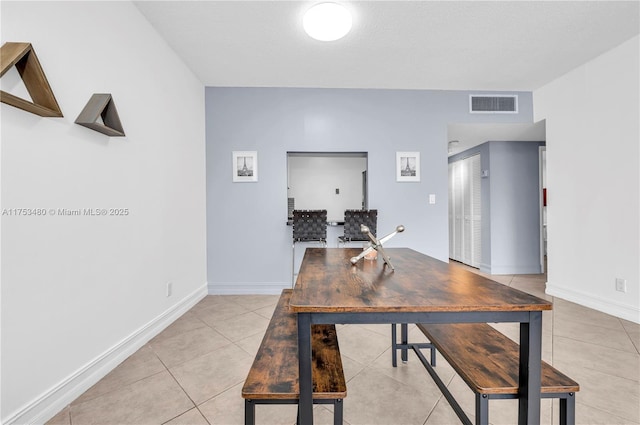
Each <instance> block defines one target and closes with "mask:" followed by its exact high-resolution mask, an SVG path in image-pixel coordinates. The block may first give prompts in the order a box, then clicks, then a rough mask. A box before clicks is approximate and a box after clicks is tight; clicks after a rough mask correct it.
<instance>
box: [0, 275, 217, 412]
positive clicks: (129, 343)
mask: <svg viewBox="0 0 640 425" xmlns="http://www.w3.org/2000/svg"><path fill="white" fill-rule="evenodd" d="M206 295H207V286H206V283H205V284H203V285H202V286H200V287H199V288H198V289H196V290H195V291H193V292H192V293H191V294H189V295H187V296H186V297H185V298H183V299H182V300H180V301H179V302H178V303H176V304H175V305H173V306H171V307H170V308H169V309H167V310H165V311H164V312H163V313H162V314H160V315H159V316H158V317H156V318H155V319H153V320H151V321H150V322H148V323H147V324H145V325H143V326H142V327H140V328H139V329H137V330H136V331H135V332H133V333H132V334H131V335H129V336H128V337H126V338H124V339H123V340H122V341H120V342H119V343H117V344H115V345H114V346H112V347H111V348H109V349H108V350H107V351H105V352H104V353H102V354H101V355H99V356H98V357H96V358H95V359H93V360H92V361H90V362H89V363H87V364H86V365H85V366H83V367H81V368H80V369H78V370H77V371H76V372H75V373H73V374H71V375H70V376H68V377H67V378H66V379H64V380H63V381H61V382H60V383H59V384H58V385H56V386H54V387H53V388H52V389H50V390H49V391H47V392H45V393H44V394H42V395H41V396H40V397H38V398H37V399H35V400H33V401H32V402H31V403H29V404H27V405H26V406H25V407H24V408H22V409H21V410H20V411H18V412H15V413H13V414H12V415H11V416H9V417H8V418H3V419H2V420H1V421H0V423H3V424H5V425H18V424H20V425H23V424H42V423H45V422H46V421H48V420H49V419H51V418H52V417H54V416H55V415H56V414H58V413H59V412H60V411H61V410H62V409H64V408H65V407H66V406H68V405H69V404H70V403H71V402H72V401H73V400H75V399H76V398H78V397H79V396H80V395H81V394H82V393H84V392H85V391H86V390H88V389H89V388H91V386H93V385H94V384H95V383H97V382H98V381H99V380H100V379H102V378H103V377H104V376H105V375H106V374H107V373H109V372H110V371H112V370H113V369H114V368H115V367H116V366H118V365H119V364H120V363H122V362H123V361H124V360H126V359H127V357H129V356H130V355H132V354H133V353H135V352H136V351H137V350H138V349H140V348H141V347H142V346H143V345H144V344H146V343H147V342H148V341H149V340H151V339H152V338H153V337H154V336H156V335H158V334H159V333H160V332H162V331H163V330H164V329H165V328H166V327H167V326H169V325H170V324H171V323H173V322H174V321H175V320H176V319H178V318H179V317H180V316H182V315H183V314H184V313H186V312H187V311H188V310H189V309H190V308H191V307H193V306H194V305H196V304H197V303H198V302H199V301H200V300H201V299H202V298H204V297H205V296H206Z"/></svg>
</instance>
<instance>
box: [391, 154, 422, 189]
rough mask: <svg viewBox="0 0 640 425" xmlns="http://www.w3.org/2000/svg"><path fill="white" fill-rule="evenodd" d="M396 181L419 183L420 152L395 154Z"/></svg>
mask: <svg viewBox="0 0 640 425" xmlns="http://www.w3.org/2000/svg"><path fill="white" fill-rule="evenodd" d="M396 181H398V182H419V181H420V152H396Z"/></svg>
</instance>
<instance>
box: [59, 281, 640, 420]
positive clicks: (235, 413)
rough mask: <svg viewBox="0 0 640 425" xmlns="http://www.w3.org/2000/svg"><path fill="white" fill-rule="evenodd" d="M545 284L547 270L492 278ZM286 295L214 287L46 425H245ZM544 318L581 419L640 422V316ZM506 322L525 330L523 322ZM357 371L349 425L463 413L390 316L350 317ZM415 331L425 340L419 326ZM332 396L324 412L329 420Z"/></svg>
mask: <svg viewBox="0 0 640 425" xmlns="http://www.w3.org/2000/svg"><path fill="white" fill-rule="evenodd" d="M492 278H494V279H495V280H497V281H499V282H501V283H503V284H505V285H509V286H511V287H514V288H517V289H520V290H523V291H526V292H529V293H532V294H534V295H537V296H540V297H545V298H547V299H551V297H548V296H546V295H545V294H544V284H545V280H546V279H545V276H544V275H526V276H523V275H515V276H492ZM277 299H278V296H275V295H274V296H268V295H245V296H207V297H206V298H204V299H203V300H202V301H201V302H200V303H198V304H197V305H196V306H194V307H193V308H192V309H191V310H190V311H189V312H187V313H186V314H184V315H183V316H182V317H181V318H179V319H178V320H177V321H176V322H174V323H173V324H172V325H171V326H169V327H168V328H167V329H166V330H164V331H163V332H162V333H161V334H159V335H158V336H156V337H155V338H154V339H152V340H151V341H149V343H148V344H146V345H145V346H144V347H142V348H141V349H140V350H138V351H137V352H136V353H135V354H134V355H132V356H131V357H129V358H128V359H127V360H125V361H124V362H123V363H122V364H121V365H120V366H118V367H117V368H116V369H115V370H113V371H112V372H111V373H109V374H108V375H107V376H106V377H104V378H103V379H102V380H101V381H100V382H98V383H97V384H96V385H94V386H93V387H92V388H91V389H89V390H88V391H87V392H85V393H84V394H83V395H81V396H80V397H79V398H78V399H77V400H75V401H74V402H72V403H71V405H70V406H68V407H66V408H65V409H64V410H63V411H61V412H60V413H59V414H58V415H56V416H55V417H54V418H53V419H51V420H50V421H49V422H48V424H49V425H59V424H64V425H86V424H118V425H125V424H158V425H160V424H170V425H178V424H180V425H187V424H188V425H192V424H193V425H200V424H203V425H204V424H229V425H231V424H242V423H243V418H244V413H243V412H244V404H243V399H242V398H241V396H240V391H241V388H242V384H243V382H244V379H245V377H246V374H247V372H248V370H249V367H250V366H251V363H252V361H253V356H254V354H255V352H256V350H257V349H258V346H259V345H260V341H261V340H262V335H263V334H264V331H265V329H266V326H267V324H268V322H269V319H270V317H271V313H272V311H273V308H274V307H275V304H276V302H277ZM552 301H553V302H554V308H553V311H550V312H545V313H544V317H543V325H544V330H543V358H544V359H545V360H546V361H547V362H549V363H551V364H553V365H554V366H556V367H557V368H558V369H560V370H561V371H563V372H564V373H566V374H567V375H569V376H571V377H572V378H573V379H575V380H576V381H578V382H579V383H580V386H581V391H580V392H579V393H578V394H577V414H576V416H577V423H578V424H603V425H605V424H606V425H613V424H635V425H640V354H639V351H640V325H638V324H635V323H631V322H628V321H625V320H621V319H618V318H615V317H612V316H609V315H607V314H604V313H600V312H597V311H595V310H592V309H589V308H585V307H582V306H579V305H576V304H574V303H571V302H567V301H564V300H561V299H558V298H556V299H553V300H552ZM497 327H498V328H499V329H500V330H501V331H503V332H504V333H505V334H506V335H508V336H510V337H512V338H514V339H516V340H517V336H518V326H517V324H502V325H497ZM338 336H339V342H340V349H341V353H342V357H343V363H344V369H345V374H346V378H347V380H348V384H347V385H348V396H347V398H346V399H345V401H344V409H345V410H344V418H345V423H346V424H347V425H356V424H367V425H368V424H384V425H392V424H393V425H398V424H424V425H446V424H457V423H459V421H458V419H457V417H456V416H455V414H454V413H453V411H452V410H451V408H450V407H449V405H448V403H447V402H446V400H445V399H444V398H443V397H442V395H441V393H440V392H439V390H438V389H437V387H436V386H435V384H434V383H433V381H432V380H431V378H430V377H429V376H428V375H427V372H426V371H425V370H424V369H423V367H422V366H421V365H420V364H419V362H418V361H417V359H416V358H415V356H413V355H411V356H410V357H409V362H408V363H406V364H400V365H399V366H398V367H397V368H393V367H391V350H390V327H389V325H342V326H339V327H338ZM410 337H411V338H410V339H411V340H413V341H415V340H420V339H423V337H422V334H420V332H419V331H418V330H417V329H416V328H415V327H412V328H411V330H410ZM438 370H439V372H440V374H441V376H443V378H444V380H445V382H447V383H448V387H449V388H450V390H451V391H452V392H453V393H454V394H455V395H456V397H457V398H458V399H459V401H460V403H461V404H462V406H463V407H464V409H465V411H466V412H467V413H468V414H469V415H470V416H472V414H473V411H474V407H473V406H474V404H473V403H474V399H473V394H472V393H471V391H470V390H469V389H468V388H467V387H466V385H465V384H464V382H462V381H461V379H460V378H459V377H457V376H456V375H455V374H454V372H453V371H452V370H451V369H450V368H449V366H448V365H447V364H446V361H445V360H444V359H442V358H440V359H439V364H438ZM542 403H543V404H542V415H541V416H542V423H544V424H551V425H556V424H557V423H558V418H557V416H558V402H557V401H551V400H543V402H542ZM330 409H331V406H324V405H319V406H316V407H315V410H314V411H315V415H314V416H315V422H316V423H319V424H330V423H332V413H331V410H330ZM256 410H257V422H258V424H287V425H291V424H294V423H295V417H296V407H295V406H281V405H280V406H257V408H256ZM516 418H517V404H516V402H515V401H514V400H495V401H492V402H491V403H490V420H491V423H492V424H496V425H497V424H505V425H512V424H515V423H516Z"/></svg>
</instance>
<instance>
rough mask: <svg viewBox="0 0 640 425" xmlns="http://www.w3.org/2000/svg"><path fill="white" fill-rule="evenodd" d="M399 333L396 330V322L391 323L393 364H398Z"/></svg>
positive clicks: (394, 365) (395, 365)
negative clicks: (397, 346)
mask: <svg viewBox="0 0 640 425" xmlns="http://www.w3.org/2000/svg"><path fill="white" fill-rule="evenodd" d="M397 338H398V335H397V331H396V324H395V323H392V324H391V366H393V367H397V366H398V349H397V348H396V345H397V344H398V339H397Z"/></svg>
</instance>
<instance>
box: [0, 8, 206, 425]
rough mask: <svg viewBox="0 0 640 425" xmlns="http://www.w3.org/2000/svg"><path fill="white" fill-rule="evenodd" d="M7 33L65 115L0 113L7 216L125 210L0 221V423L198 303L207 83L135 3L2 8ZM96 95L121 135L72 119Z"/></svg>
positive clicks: (54, 399) (23, 415)
mask: <svg viewBox="0 0 640 425" xmlns="http://www.w3.org/2000/svg"><path fill="white" fill-rule="evenodd" d="M2 39H3V42H6V41H20V42H21V41H25V42H31V43H32V44H33V46H34V48H35V50H36V53H37V55H38V57H39V59H40V62H41V64H42V66H43V68H44V71H45V73H46V75H47V78H48V80H49V82H50V84H51V85H52V88H53V90H54V93H55V95H56V97H57V100H58V103H59V104H60V106H61V108H62V111H63V113H64V115H65V116H64V118H41V117H39V116H36V115H34V114H31V113H28V112H25V111H22V110H19V109H17V108H14V107H11V106H8V105H5V104H2V106H1V109H0V110H1V113H2V156H1V159H2V163H1V171H2V182H1V185H2V197H1V202H2V208H3V209H13V208H44V209H45V210H47V211H49V210H51V209H53V210H56V212H57V209H59V208H68V209H76V208H128V210H129V214H128V215H126V216H107V217H90V216H59V215H55V216H54V215H53V214H51V213H47V214H46V215H45V216H15V215H3V216H2V288H1V289H2V290H1V294H2V297H1V300H2V316H1V318H2V327H1V330H2V339H1V340H2V363H1V366H2V381H1V385H2V400H1V402H2V403H1V404H2V407H1V412H0V422H2V423H5V424H11V423H20V424H22V423H42V422H45V421H46V420H47V419H48V418H49V417H51V416H52V415H54V414H55V413H57V411H59V410H60V409H62V407H64V405H65V404H67V403H69V402H70V401H72V400H73V399H75V398H76V397H77V396H78V395H79V394H81V393H82V392H83V391H84V390H86V389H87V388H88V387H89V386H90V385H92V384H93V383H95V382H96V381H97V380H98V379H99V378H100V377H102V376H103V375H104V374H106V373H107V372H108V371H109V370H110V369H111V368H113V367H114V366H115V365H116V364H117V363H118V362H120V361H122V360H124V359H125V358H126V356H128V355H129V354H130V353H132V352H134V351H135V350H136V349H137V348H138V347H139V346H141V345H142V344H144V343H145V342H146V341H147V340H148V339H149V338H151V337H152V336H154V335H155V334H156V333H157V332H159V331H160V330H161V329H162V328H163V327H164V326H166V325H167V324H169V323H170V322H171V321H172V320H174V319H175V318H176V317H178V316H179V315H180V314H181V313H182V311H184V310H185V309H187V308H189V307H190V306H191V305H193V304H194V303H195V302H197V300H198V299H199V298H201V297H203V296H204V295H205V294H206V271H205V268H206V258H205V256H206V245H205V243H206V242H205V233H206V232H205V149H204V146H205V143H204V142H205V135H204V87H203V85H202V84H201V83H200V81H198V80H197V79H196V78H195V76H194V75H193V74H192V73H191V72H190V71H189V70H188V69H187V68H186V67H185V66H184V64H183V63H182V62H181V61H180V60H178V58H177V56H176V55H175V54H174V53H173V51H172V50H171V49H170V48H169V47H168V46H167V45H166V44H165V42H164V41H163V40H162V39H161V38H160V37H159V36H158V35H157V33H156V32H155V31H154V30H153V28H152V27H151V26H150V24H149V23H148V22H147V21H146V20H145V19H144V18H143V17H142V15H141V14H140V13H139V11H138V10H137V8H136V7H135V6H134V5H133V4H132V3H130V2H49V1H46V2H6V1H3V2H2ZM2 81H4V78H3V80H2ZM10 82H15V81H10ZM3 88H4V85H3ZM93 93H111V94H112V95H113V98H114V101H115V104H116V107H117V110H118V112H119V115H120V118H121V121H122V124H123V126H124V130H125V132H126V134H127V137H124V138H109V137H107V136H105V135H103V134H100V133H97V132H95V131H92V130H90V129H87V128H85V127H81V126H79V125H75V124H74V120H75V119H76V117H77V116H78V114H79V113H80V111H81V110H82V108H83V107H84V106H85V104H86V102H87V101H88V100H89V98H90V97H91V95H92V94H93ZM167 281H172V282H173V295H172V296H171V297H167V296H166V294H165V288H166V282H167Z"/></svg>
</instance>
